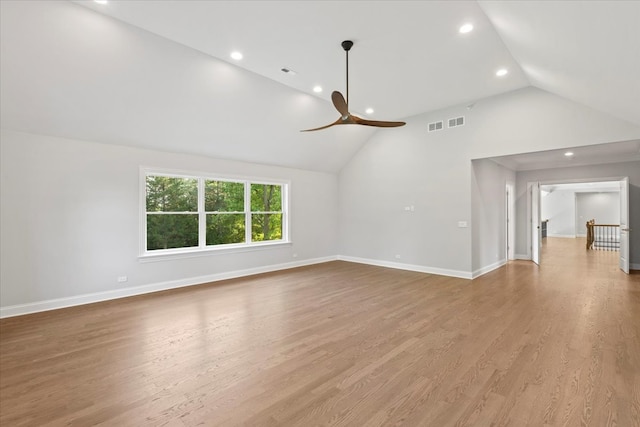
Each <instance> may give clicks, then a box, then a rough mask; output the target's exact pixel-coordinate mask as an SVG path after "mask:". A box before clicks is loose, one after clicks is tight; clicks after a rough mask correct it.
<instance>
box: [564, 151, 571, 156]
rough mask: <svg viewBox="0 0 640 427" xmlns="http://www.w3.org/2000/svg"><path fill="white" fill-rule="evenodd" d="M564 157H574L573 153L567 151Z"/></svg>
mask: <svg viewBox="0 0 640 427" xmlns="http://www.w3.org/2000/svg"><path fill="white" fill-rule="evenodd" d="M564 155H565V156H567V157H571V156H573V153H572V152H571V151H567V152H566V153H564Z"/></svg>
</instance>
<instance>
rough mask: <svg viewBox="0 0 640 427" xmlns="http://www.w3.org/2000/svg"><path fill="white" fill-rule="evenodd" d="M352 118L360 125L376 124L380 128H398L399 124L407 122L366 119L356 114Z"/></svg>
mask: <svg viewBox="0 0 640 427" xmlns="http://www.w3.org/2000/svg"><path fill="white" fill-rule="evenodd" d="M351 118H352V119H353V121H354V122H355V123H357V124H359V125H365V126H375V127H379V128H396V127H399V126H404V125H406V123H405V122H386V121H382V120H366V119H361V118H360V117H358V116H354V115H352V116H351Z"/></svg>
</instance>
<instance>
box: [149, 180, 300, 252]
mask: <svg viewBox="0 0 640 427" xmlns="http://www.w3.org/2000/svg"><path fill="white" fill-rule="evenodd" d="M141 176H142V177H143V181H144V182H143V184H144V200H143V201H142V202H143V204H144V219H143V222H144V226H143V227H142V229H143V230H144V248H143V253H144V254H146V255H149V254H162V253H179V252H192V251H197V250H210V249H220V248H235V247H244V246H257V245H264V244H268V243H275V242H286V241H287V230H288V224H287V221H288V219H287V215H286V194H287V184H286V183H275V182H260V181H254V180H251V181H249V180H240V179H231V178H226V177H208V176H189V175H179V174H168V173H160V172H158V173H156V172H151V171H143V173H142V174H141Z"/></svg>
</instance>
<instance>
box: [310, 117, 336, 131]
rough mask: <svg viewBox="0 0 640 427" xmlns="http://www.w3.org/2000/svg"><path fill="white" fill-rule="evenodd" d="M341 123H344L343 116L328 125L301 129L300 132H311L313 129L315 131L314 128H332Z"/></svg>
mask: <svg viewBox="0 0 640 427" xmlns="http://www.w3.org/2000/svg"><path fill="white" fill-rule="evenodd" d="M341 124H343V121H342V117H340V118H339V119H338V120H336V121H335V122H333V123H331V124H328V125H326V126H322V127H319V128H313V129H304V130H301V131H300V132H311V131H314V130H320V129H326V128H330V127H331V126H335V125H341Z"/></svg>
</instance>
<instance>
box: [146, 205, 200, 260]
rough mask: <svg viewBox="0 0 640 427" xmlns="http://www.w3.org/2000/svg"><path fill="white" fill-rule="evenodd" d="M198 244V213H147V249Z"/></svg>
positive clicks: (185, 246)
mask: <svg viewBox="0 0 640 427" xmlns="http://www.w3.org/2000/svg"><path fill="white" fill-rule="evenodd" d="M194 246H198V215H193V214H187V215H171V214H167V215H147V250H148V251H152V250H156V249H172V248H190V247H194Z"/></svg>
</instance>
